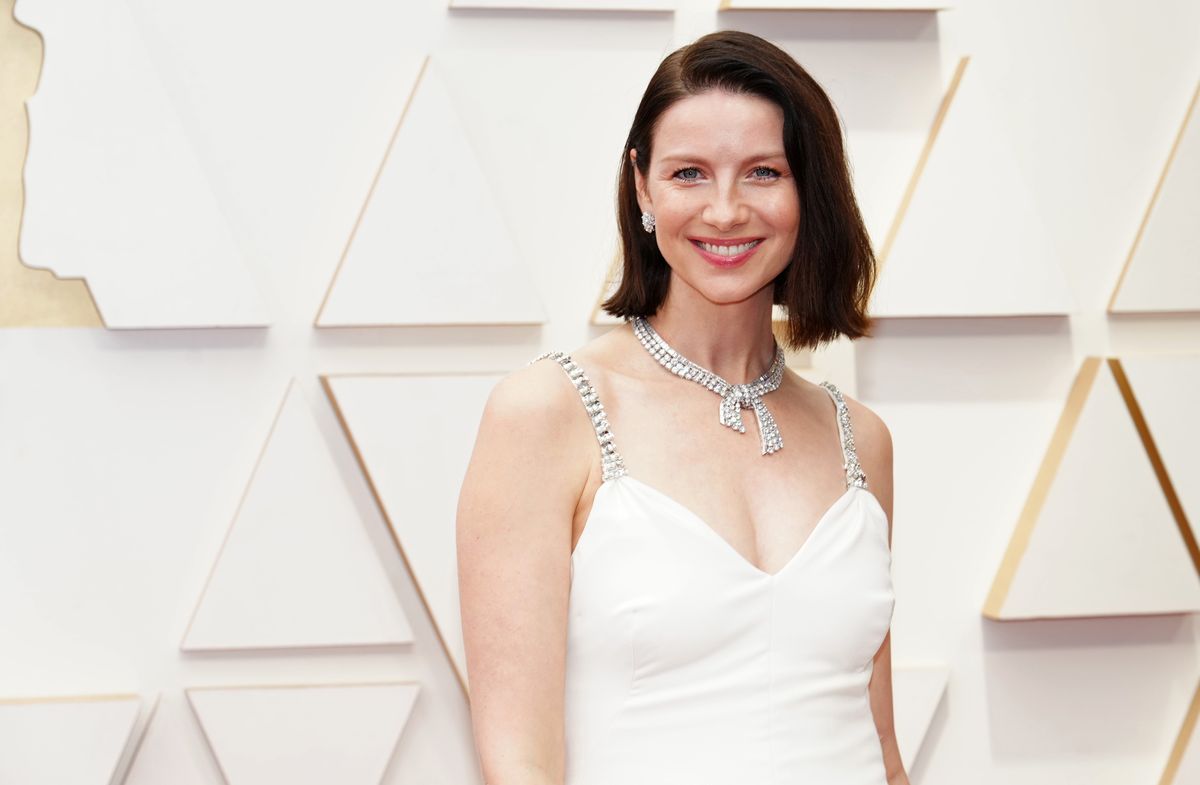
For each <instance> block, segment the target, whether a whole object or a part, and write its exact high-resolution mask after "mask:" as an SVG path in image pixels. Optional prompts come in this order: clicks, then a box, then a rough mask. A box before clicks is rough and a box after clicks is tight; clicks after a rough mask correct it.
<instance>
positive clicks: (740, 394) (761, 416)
mask: <svg viewBox="0 0 1200 785" xmlns="http://www.w3.org/2000/svg"><path fill="white" fill-rule="evenodd" d="M631 321H632V324H633V333H634V335H636V336H637V337H638V340H639V341H641V343H642V346H644V347H646V351H648V352H650V354H651V355H652V356H653V357H654V359H656V360H658V362H659V364H660V365H662V366H663V367H664V368H666V369H667V370H668V371H671V372H672V373H674V374H675V375H677V376H682V377H683V378H685V379H691V380H692V381H694V382H697V383H699V384H702V385H704V386H705V387H707V388H708V389H710V390H712V391H713V392H715V393H716V394H717V395H719V396H721V410H720V416H719V419H720V422H721V425H728V426H729V427H730V428H732V429H734V430H735V431H738V432H739V433H745V432H746V425H745V423H743V422H742V409H753V410H754V414H755V416H756V417H757V418H758V432H759V436H760V437H761V439H762V454H763V455H770V454H771V453H773V452H775V451H777V450H781V449H783V436H782V435H781V434H780V433H779V426H778V425H776V424H775V418H774V417H772V416H771V413H770V412H769V411H767V406H766V404H764V403H763V400H762V397H763V396H764V395H766V394H767V393H769V392H773V391H774V390H777V389H779V385H780V384H781V383H782V382H783V369H784V356H783V347H782V346H780V345H779V342H778V341H776V342H775V360H774V361H773V362H772V363H771V367H770V368H768V369H767V370H766V372H765V373H764V374H763V375H762V376H760V377H758V378H757V379H755V380H754V381H752V382H747V383H745V384H731V383H730V382H727V381H726V380H724V379H722V378H721V377H720V376H718V375H717V374H715V373H713V372H712V371H710V370H708V369H707V368H701V367H700V366H699V365H696V364H695V363H694V362H692V361H691V360H689V359H688V358H686V357H684V356H683V355H682V354H680V353H679V352H677V351H675V350H674V349H672V348H671V347H670V346H669V345H668V344H667V342H666V341H664V340H663V339H662V336H661V335H659V334H658V333H657V332H656V331H655V329H654V328H653V327H651V326H650V322H648V321H646V319H645V318H644V317H641V316H635V317H633V319H632V320H631Z"/></svg>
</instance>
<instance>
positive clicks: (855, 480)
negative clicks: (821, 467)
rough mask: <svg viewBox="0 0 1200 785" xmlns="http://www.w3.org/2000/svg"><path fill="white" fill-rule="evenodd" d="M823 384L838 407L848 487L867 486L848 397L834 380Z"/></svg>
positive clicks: (839, 434)
mask: <svg viewBox="0 0 1200 785" xmlns="http://www.w3.org/2000/svg"><path fill="white" fill-rule="evenodd" d="M821 386H822V387H824V388H825V392H827V393H829V397H830V398H832V399H833V403H834V406H835V407H836V408H837V419H838V436H839V438H840V439H841V442H842V468H844V469H845V470H846V485H847V487H849V486H851V485H857V486H858V487H859V488H866V487H867V474H866V472H864V471H863V470H862V466H860V465H859V463H858V453H857V452H856V451H855V449H854V429H853V428H852V427H851V425H850V409H849V408H848V407H847V406H846V399H845V398H843V397H842V391H841V390H839V389H838V388H837V385H835V384H834V383H833V382H830V381H823V382H821Z"/></svg>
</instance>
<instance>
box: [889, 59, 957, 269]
mask: <svg viewBox="0 0 1200 785" xmlns="http://www.w3.org/2000/svg"><path fill="white" fill-rule="evenodd" d="M970 60H971V57H970V55H964V56H962V57H960V58H959V60H958V65H956V66H955V68H954V75H953V76H952V77H951V78H950V84H949V85H948V86H947V87H946V92H945V94H944V95H943V96H942V102H941V103H940V104H939V105H938V109H937V113H936V114H935V115H934V117H933V124H932V125H931V126H930V128H929V136H928V137H927V138H926V139H925V146H924V147H923V148H921V155H920V156H919V157H918V158H917V165H916V166H915V167H913V173H912V176H911V177H910V178H909V180H908V186H907V187H906V188H905V189H904V195H903V196H902V197H900V206H899V207H897V208H896V217H895V218H893V219H892V225H891V227H890V228H889V229H888V233H887V235H886V236H885V237H884V240H883V245H882V246H881V247H880V250H879V254H878V260H879V270H880V272H882V271H883V267H884V265H885V264H886V263H887V258H888V254H889V253H891V251H892V245H893V244H895V242H896V236H897V235H898V234H899V233H900V225H901V224H902V223H904V216H905V215H907V214H908V207H909V205H910V204H911V203H912V199H913V194H915V193H916V191H917V184H918V183H919V182H920V181H921V175H922V174H924V172H925V165H926V164H927V163H928V162H929V157H930V155H931V154H932V153H933V146H934V143H935V142H936V141H937V138H938V134H940V133H941V131H942V125H943V124H944V123H945V121H946V115H947V114H948V113H949V111H950V105H951V104H952V103H953V102H954V97H955V96H956V95H957V94H958V86H959V85H960V84H962V78H963V74H964V73H966V70H967V63H969V62H970Z"/></svg>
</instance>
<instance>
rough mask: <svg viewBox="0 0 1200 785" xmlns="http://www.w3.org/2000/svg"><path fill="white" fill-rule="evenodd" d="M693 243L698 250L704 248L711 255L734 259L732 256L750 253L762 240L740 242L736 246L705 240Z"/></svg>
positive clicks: (693, 241)
mask: <svg viewBox="0 0 1200 785" xmlns="http://www.w3.org/2000/svg"><path fill="white" fill-rule="evenodd" d="M691 242H692V244H693V245H695V246H696V247H697V248H702V249H703V250H705V251H708V252H709V253H711V254H716V255H718V256H730V257H732V256H737V255H739V254H744V253H746V251H749V250H750V249H751V248H753V247H755V246H756V245H758V244H759V243H761V242H762V238H759V239H757V240H746V241H744V242H738V243H736V244H728V243H711V242H705V241H704V240H692V241H691Z"/></svg>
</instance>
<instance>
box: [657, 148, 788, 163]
mask: <svg viewBox="0 0 1200 785" xmlns="http://www.w3.org/2000/svg"><path fill="white" fill-rule="evenodd" d="M764 158H787V153H785V152H784V151H783V150H775V151H772V152H768V153H755V154H754V155H748V156H746V158H745V159H744V160H743V161H742V163H745V162H746V161H756V160H757V161H761V160H762V159H764ZM658 160H659V161H661V162H663V163H666V162H668V161H678V162H681V163H683V162H687V163H700V164H706V163H708V161H706V160H704V156H700V155H664V156H662V157H661V158H659V159H658Z"/></svg>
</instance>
